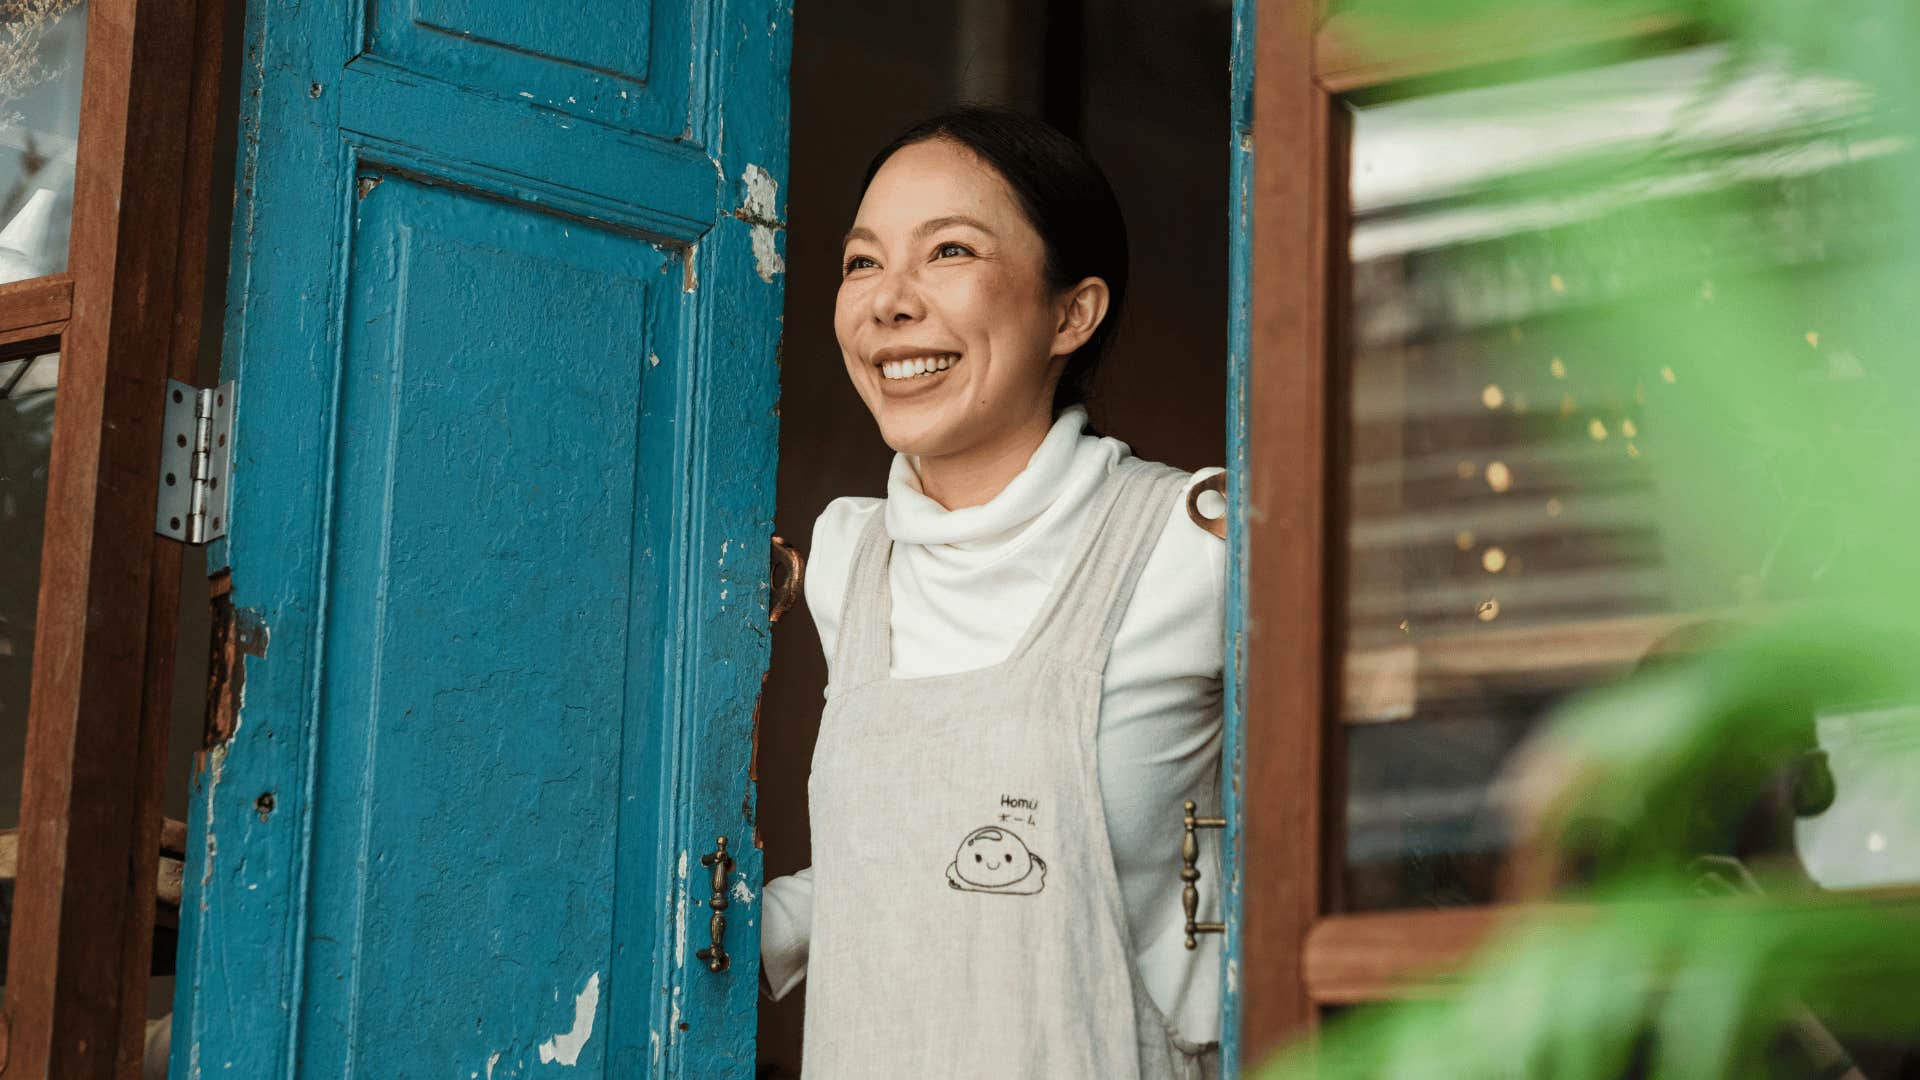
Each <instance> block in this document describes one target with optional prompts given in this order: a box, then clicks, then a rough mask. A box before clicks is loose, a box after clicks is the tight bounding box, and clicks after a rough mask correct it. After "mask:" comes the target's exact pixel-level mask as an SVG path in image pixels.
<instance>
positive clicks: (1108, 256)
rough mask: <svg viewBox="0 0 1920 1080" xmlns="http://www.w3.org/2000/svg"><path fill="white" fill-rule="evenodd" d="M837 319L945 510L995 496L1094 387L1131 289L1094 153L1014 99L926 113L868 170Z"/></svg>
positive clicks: (891, 434)
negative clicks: (1014, 107)
mask: <svg viewBox="0 0 1920 1080" xmlns="http://www.w3.org/2000/svg"><path fill="white" fill-rule="evenodd" d="M865 188H866V191H865V195H864V197H863V198H862V200H861V203H860V211H859V214H858V216H857V218H856V220H855V222H854V226H853V229H852V230H851V231H849V232H848V233H847V240H846V246H845V250H844V258H843V261H842V264H841V265H842V279H841V284H840V294H839V297H838V300H837V303H836V305H835V310H834V333H835V336H836V337H838V339H839V341H840V351H841V354H842V355H843V356H844V358H845V359H846V363H847V371H848V374H849V375H850V376H851V377H852V379H853V385H854V388H855V389H856V390H858V391H859V393H860V396H861V398H862V399H863V400H864V401H865V402H866V404H867V408H868V409H870V410H871V411H872V412H873V416H874V420H875V421H876V422H877V423H878V424H879V425H880V434H881V437H882V438H884V439H885V440H886V442H887V445H888V446H891V447H893V448H894V449H895V450H896V451H898V452H900V453H904V454H912V455H915V456H916V457H917V458H918V461H917V462H916V465H917V468H918V471H919V475H920V482H921V484H922V486H923V489H924V490H925V492H926V493H927V494H928V495H929V496H930V497H932V498H934V499H935V500H936V501H938V502H940V503H941V504H943V505H945V506H947V507H948V508H949V509H959V508H961V507H966V506H974V505H978V504H979V503H982V502H985V501H987V499H989V498H991V497H992V495H993V494H994V493H995V492H997V491H998V490H999V489H1000V488H1001V487H1003V486H1005V484H1006V482H1007V480H1009V479H1011V478H1012V476H1013V474H1014V473H1017V472H1018V471H1019V470H1020V468H1021V467H1022V466H1024V464H1025V462H1026V460H1027V458H1028V457H1030V456H1031V455H1032V453H1033V449H1034V448H1035V447H1036V446H1038V445H1039V444H1040V440H1041V439H1042V438H1043V437H1044V436H1045V435H1046V432H1047V428H1048V427H1049V426H1050V425H1051V424H1052V421H1053V418H1054V416H1055V415H1057V414H1058V413H1059V412H1060V411H1061V410H1062V409H1063V408H1065V407H1066V406H1069V405H1076V404H1080V403H1081V401H1082V400H1083V399H1084V398H1085V396H1086V390H1087V386H1088V385H1089V384H1090V382H1091V380H1092V376H1093V372H1094V370H1095V368H1096V367H1097V366H1098V365H1099V362H1100V359H1101V357H1102V355H1103V354H1104V352H1105V350H1106V347H1107V343H1108V341H1109V340H1110V339H1111V337H1112V333H1113V327H1114V326H1115V325H1117V323H1118V316H1119V310H1118V309H1119V307H1120V301H1121V299H1122V298H1124V296H1125V295H1126V287H1127V231H1126V222H1125V220H1124V219H1123V218H1122V217H1121V215H1120V207H1119V204H1118V203H1117V202H1116V201H1115V199H1114V196H1113V189H1112V188H1111V187H1109V186H1108V184H1107V180H1106V177H1105V176H1104V175H1102V174H1101V172H1100V169H1099V167H1098V166H1096V165H1094V163H1093V162H1092V161H1090V160H1089V159H1088V158H1087V157H1086V154H1085V153H1084V152H1083V151H1082V150H1081V149H1080V148H1079V147H1078V146H1077V145H1075V144H1074V143H1073V142H1072V141H1071V140H1068V139H1067V138H1065V137H1064V136H1061V135H1059V134H1058V133H1057V132H1054V131H1053V130H1052V129H1050V128H1047V127H1046V126H1045V125H1044V124H1041V123H1040V122H1038V121H1035V120H1031V119H1027V118H1025V117H1022V116H1021V115H1020V114H1018V113H1014V112H1011V111H1002V110H988V109H973V110H966V111H962V112H956V113H949V114H946V115H943V116H939V117H935V118H934V119H932V120H929V121H926V122H924V123H921V124H917V125H915V126H914V127H913V128H910V129H909V130H908V131H907V132H905V133H904V134H902V135H901V136H900V137H899V138H898V139H896V140H895V141H894V143H893V144H892V145H890V146H888V147H886V148H885V149H884V150H882V151H881V152H880V153H879V154H878V155H877V156H876V157H875V159H874V162H873V164H872V165H871V166H869V167H868V170H867V178H866V184H865Z"/></svg>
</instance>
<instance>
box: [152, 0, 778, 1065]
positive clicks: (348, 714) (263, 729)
mask: <svg viewBox="0 0 1920 1080" xmlns="http://www.w3.org/2000/svg"><path fill="white" fill-rule="evenodd" d="M769 24H771V25H773V26H776V27H779V28H781V29H779V30H778V31H777V32H775V33H772V34H761V33H759V32H757V30H758V28H759V27H761V26H766V25H769ZM790 26H791V8H790V6H789V5H788V4H786V3H783V2H779V0H723V2H717V3H703V2H697V0H667V2H664V3H662V2H655V3H652V4H641V3H633V2H631V0H582V2H581V3H578V4H571V5H557V6H556V5H546V6H542V5H524V4H508V3H505V2H504V0H413V2H412V4H411V6H410V7H409V8H408V9H407V10H406V11H404V12H387V11H385V10H384V9H383V5H382V4H381V2H380V0H375V2H374V3H371V4H367V5H315V4H306V3H299V2H295V0H263V2H261V3H257V4H249V5H248V11H247V28H246V35H247V50H248V52H247V55H248V57H249V61H250V62H249V64H248V67H247V70H246V71H245V72H244V76H243V77H244V82H245V85H244V87H243V103H244V104H243V117H242V132H243V139H242V142H241V146H240V150H239V152H240V155H241V161H240V163H239V167H238V169H237V170H236V171H237V174H238V175H239V176H240V177H241V178H242V179H241V181H240V183H239V185H238V190H237V198H236V206H235V215H236V221H237V222H242V223H244V226H245V227H244V228H240V229H236V231H235V236H234V244H233V250H232V256H231V257H232V267H233V272H232V275H231V285H230V293H229V298H228V299H229V303H228V312H229V316H228V321H227V326H226V341H225V353H224V355H225V365H226V369H225V371H224V372H223V377H226V378H232V379H235V380H236V382H237V384H238V386H239V387H240V388H241V393H242V395H243V399H244V408H242V409H241V410H240V413H239V416H238V425H239V426H238V428H237V430H236V433H235V444H234V445H235V464H234V480H233V484H234V490H233V515H232V516H233V521H232V527H231V533H230V536H229V538H228V540H226V541H224V542H223V543H221V544H220V545H217V546H216V548H215V550H214V551H213V552H212V557H213V560H214V561H215V563H216V565H219V564H224V565H227V566H228V567H230V568H231V570H232V572H233V581H234V592H233V598H234V602H235V603H236V604H244V605H246V606H247V607H249V608H252V609H255V610H257V611H258V612H260V614H261V616H262V618H263V619H264V620H265V621H266V623H267V624H268V625H271V626H272V627H273V632H274V648H273V652H272V655H271V656H270V657H266V656H262V657H257V658H254V659H253V660H252V661H251V662H250V664H249V667H248V670H247V679H248V681H247V686H246V692H247V693H246V701H245V703H244V705H243V707H242V710H241V714H240V723H239V726H238V728H237V730H236V731H235V733H234V736H233V738H232V740H231V741H230V742H229V743H228V744H227V745H226V746H224V747H222V748H220V749H218V750H216V751H214V752H213V753H212V755H211V757H210V767H209V769H208V770H207V771H206V772H205V773H203V774H202V776H201V777H200V779H199V781H198V785H197V787H196V790H195V792H194V801H193V809H192V819H191V821H190V827H191V829H192V830H193V831H194V834H195V836H196V840H197V842H196V843H194V844H192V845H190V846H191V847H192V855H191V856H190V860H189V861H190V866H189V870H188V879H187V880H188V886H187V888H188V896H187V900H186V903H185V904H184V905H183V912H184V913H185V914H184V915H183V919H182V926H181V931H180V932H181V968H180V978H179V981H178V983H177V991H176V998H175V1009H176V1027H175V1030H176V1033H177V1034H176V1038H175V1041H174V1059H173V1062H172V1069H173V1074H174V1075H175V1076H179V1077H189V1078H192V1077H213V1076H232V1077H243V1078H245V1080H258V1078H270V1077H285V1078H289V1080H291V1078H292V1077H295V1076H304V1075H308V1074H310V1073H312V1074H350V1075H379V1076H387V1075H393V1076H402V1075H439V1074H440V1073H442V1072H447V1071H449V1070H451V1069H457V1070H458V1072H457V1074H456V1075H461V1076H471V1077H474V1078H477V1077H478V1076H481V1075H484V1076H486V1077H488V1078H489V1080H492V1078H494V1077H501V1078H506V1077H521V1076H536V1075H547V1074H549V1073H551V1074H552V1075H565V1076H575V1075H580V1076H631V1075H641V1074H646V1073H652V1074H655V1075H663V1074H664V1075H675V1076H677V1075H686V1076H697V1077H702V1078H705V1077H721V1076H738V1077H745V1076H749V1075H751V1073H752V1069H753V1060H754V1053H753V1038H752V1031H753V1024H754V1015H755V1006H756V992H757V980H758V949H757V947H756V943H755V941H754V937H755V935H756V934H757V930H756V928H755V924H756V922H757V917H756V916H757V912H756V911H755V910H754V908H755V907H756V906H757V896H756V894H757V891H758V885H759V880H760V870H761V868H760V857H759V852H758V851H757V850H755V849H754V847H753V845H752V844H751V843H750V842H749V839H748V837H746V836H744V835H741V832H742V827H741V825H740V818H739V812H740V811H739V808H740V806H741V805H742V804H743V802H750V800H751V797H752V793H751V790H750V785H749V781H748V779H747V761H748V755H749V753H750V750H751V742H750V731H749V725H750V722H751V717H752V712H753V704H754V699H755V696H756V695H757V693H758V690H759V684H760V674H761V672H762V671H763V670H764V667H765V662H766V634H765V622H766V614H767V613H766V587H765V585H764V581H763V579H764V577H765V567H764V565H761V564H764V561H765V560H764V558H759V559H755V558H745V557H743V558H740V559H730V560H727V563H729V564H731V565H717V564H716V562H715V560H714V558H713V557H712V552H714V551H715V550H716V549H718V548H720V547H721V546H722V545H723V544H731V545H732V546H733V547H734V548H738V549H740V550H741V551H742V552H743V554H745V553H750V552H751V551H752V550H753V544H754V543H764V540H759V541H755V540H751V539H747V538H756V537H766V536H769V535H770V534H771V532H772V528H771V520H770V519H771V514H772V508H773V492H774V449H775V446H776V445H777V427H776V425H777V419H776V410H775V407H774V406H775V401H776V399H777V393H778V387H777V366H776V363H775V355H776V350H777V343H778V336H779V325H780V324H779V318H778V316H779V311H780V302H781V285H782V283H783V281H784V278H783V277H781V276H780V275H779V274H778V273H777V272H776V271H774V270H773V269H771V268H772V267H774V266H776V265H777V260H778V258H779V244H780V243H781V242H782V240H783V235H784V234H783V232H782V230H781V229H780V228H779V227H778V225H777V223H778V222H780V221H781V212H782V208H781V206H780V205H779V190H780V186H781V182H782V181H783V179H784V177H785V173H786V160H787V157H786V137H787V115H786V87H787V71H788V67H787V65H788V49H789V46H790V33H789V31H788V30H787V29H785V28H787V27H790ZM750 31H751V32H750ZM316 85H323V86H325V87H326V91H327V92H326V93H324V94H322V95H320V96H317V97H316V96H314V95H312V93H311V88H312V87H313V86H316ZM723 131H724V132H725V139H724V145H722V142H723V140H722V139H721V137H720V135H721V132H723ZM750 177H752V178H753V179H751V180H750V179H749V178H750ZM734 178H737V179H734ZM363 181H364V182H363ZM735 207H742V208H746V207H751V208H752V211H753V214H752V216H753V217H754V219H755V220H752V221H749V220H745V219H743V217H742V216H739V215H736V214H735V213H734V212H733V211H732V208H735ZM756 230H760V231H764V232H765V233H766V234H767V236H766V237H765V238H758V237H757V235H756ZM675 263H679V264H680V266H681V269H682V271H683V275H682V277H680V278H676V277H675V276H674V275H673V274H672V273H671V271H672V269H673V268H674V264H675ZM261 792H274V793H275V804H274V809H273V812H272V813H270V814H261V813H258V812H257V807H256V804H255V800H256V799H257V798H258V797H259V795H260V793H261ZM722 834H725V835H729V836H730V837H731V838H732V840H733V842H732V843H731V844H730V850H731V851H732V852H733V853H734V856H735V858H736V859H737V860H738V865H737V866H736V868H735V873H734V875H733V878H732V881H731V884H730V886H729V887H730V889H731V890H732V891H733V899H734V901H735V903H734V906H733V907H732V908H731V909H730V911H729V916H730V921H731V922H732V924H733V925H732V926H731V927H730V929H729V938H728V941H727V943H726V944H727V949H728V951H729V952H730V953H731V954H732V955H733V957H734V960H733V963H732V966H731V967H730V969H729V970H727V971H726V972H723V973H719V974H716V973H713V972H710V971H708V970H707V969H706V967H705V966H704V965H703V964H700V963H699V962H697V961H695V960H694V958H693V956H692V953H693V951H694V950H695V949H697V948H699V947H700V946H702V945H704V944H706V942H705V941H704V940H698V936H699V935H702V934H704V933H705V932H706V926H707V923H706V920H705V919H704V918H702V917H698V916H697V915H696V917H695V918H694V919H692V920H691V923H692V925H691V926H689V925H688V924H687V923H688V921H687V920H685V918H684V916H685V914H686V910H687V908H688V907H689V906H690V904H691V902H692V901H700V900H703V899H704V897H705V895H706V893H705V892H703V891H701V890H702V889H704V888H707V887H709V886H710V882H708V881H705V880H704V879H702V876H701V875H700V874H698V873H695V874H693V875H691V878H692V880H688V879H687V877H686V876H685V875H683V874H679V873H677V871H678V870H679V868H682V867H684V866H685V860H686V859H687V857H688V854H689V853H690V852H691V853H693V855H694V857H695V858H696V859H697V856H698V854H699V853H700V852H702V851H706V850H710V849H711V847H712V844H713V839H714V837H715V836H718V835H722ZM689 890H692V892H691V894H690V893H689ZM687 933H693V934H695V935H696V943H695V944H694V945H693V946H692V947H688V946H686V944H685V939H684V935H685V934H687ZM681 1024H684V1025H685V1030H681V1028H680V1025H681ZM662 1035H665V1036H666V1038H664V1039H662V1038H660V1036H662Z"/></svg>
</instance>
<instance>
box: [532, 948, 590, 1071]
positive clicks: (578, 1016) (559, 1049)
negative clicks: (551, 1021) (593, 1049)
mask: <svg viewBox="0 0 1920 1080" xmlns="http://www.w3.org/2000/svg"><path fill="white" fill-rule="evenodd" d="M599 1011H600V973H599V972H597V971H596V972H594V973H593V974H592V975H589V976H587V988H586V989H585V990H582V991H580V995H579V996H578V997H576V998H574V999H573V1029H572V1030H570V1031H566V1032H562V1033H560V1034H557V1035H555V1036H554V1037H553V1038H551V1039H548V1040H547V1041H546V1042H543V1043H541V1044H540V1064H542V1065H551V1064H552V1063H554V1062H556V1061H557V1062H559V1063H560V1064H562V1065H572V1064H574V1063H575V1062H577V1061H579V1060H580V1051H581V1049H582V1048H584V1047H585V1046H586V1045H587V1040H588V1039H591V1038H593V1019H594V1015H595V1014H596V1013H598V1012H599Z"/></svg>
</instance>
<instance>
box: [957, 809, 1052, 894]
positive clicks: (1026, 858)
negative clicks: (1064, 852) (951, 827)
mask: <svg viewBox="0 0 1920 1080" xmlns="http://www.w3.org/2000/svg"><path fill="white" fill-rule="evenodd" d="M1046 877H1047V864H1046V863H1045V862H1043V861H1042V860H1041V858H1040V857H1039V856H1038V855H1035V854H1034V853H1033V852H1031V851H1028V850H1027V845H1026V844H1025V843H1024V842H1022V841H1021V839H1020V838H1019V837H1018V836H1015V835H1014V834H1013V833H1010V832H1008V831H1007V830H1005V829H1001V828H997V827H995V826H992V825H989V826H986V827H985V828H980V829H975V830H973V831H972V832H970V833H968V834H967V838H966V839H965V840H962V841H960V850H959V851H958V852H957V853H956V854H955V855H954V857H953V862H952V863H951V864H949V865H948V867H947V884H949V885H951V886H952V887H954V888H956V889H965V890H967V891H970V892H1000V893H1036V892H1039V891H1040V888H1041V886H1042V885H1044V884H1045V882H1046Z"/></svg>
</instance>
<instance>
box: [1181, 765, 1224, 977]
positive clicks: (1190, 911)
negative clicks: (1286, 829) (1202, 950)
mask: <svg viewBox="0 0 1920 1080" xmlns="http://www.w3.org/2000/svg"><path fill="white" fill-rule="evenodd" d="M1198 809H1199V807H1198V806H1197V805H1195V803H1194V801H1193V800H1192V799H1188V800H1187V802H1186V816H1185V817H1184V818H1183V819H1182V820H1183V821H1184V822H1185V824H1186V831H1185V833H1184V834H1183V835H1182V836H1181V838H1180V880H1181V881H1182V882H1185V884H1184V885H1182V886H1181V888H1180V906H1181V907H1183V908H1185V909H1186V912H1187V949H1188V950H1189V951H1191V950H1193V949H1197V948H1199V947H1200V942H1199V935H1201V934H1224V933H1226V932H1227V924H1226V923H1217V922H1209V923H1203V922H1195V921H1194V919H1195V918H1196V916H1197V915H1198V914H1199V911H1200V888H1199V884H1198V883H1199V881H1200V867H1199V862H1200V837H1199V836H1198V835H1197V832H1196V830H1199V829H1224V828H1226V827H1227V819H1226V818H1223V817H1197V816H1195V811H1197V810H1198Z"/></svg>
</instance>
